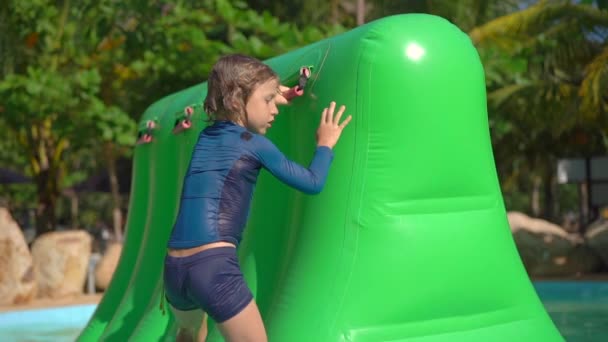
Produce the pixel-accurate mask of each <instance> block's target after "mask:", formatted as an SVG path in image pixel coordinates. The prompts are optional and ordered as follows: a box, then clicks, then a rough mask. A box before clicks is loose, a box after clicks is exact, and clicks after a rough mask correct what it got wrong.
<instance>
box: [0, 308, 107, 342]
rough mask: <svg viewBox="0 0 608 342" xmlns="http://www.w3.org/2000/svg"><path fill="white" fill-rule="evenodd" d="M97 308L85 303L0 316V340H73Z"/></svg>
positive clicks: (9, 341)
mask: <svg viewBox="0 0 608 342" xmlns="http://www.w3.org/2000/svg"><path fill="white" fill-rule="evenodd" d="M96 307H97V305H95V304H88V305H76V306H66V307H57V308H52V309H42V310H24V311H12V312H4V313H0V341H2V342H72V341H75V340H76V338H77V337H78V335H79V334H80V331H81V330H82V329H83V328H84V326H85V325H86V324H87V322H88V321H89V319H90V318H91V316H92V315H93V312H94V311H95V308H96Z"/></svg>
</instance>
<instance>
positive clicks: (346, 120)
mask: <svg viewBox="0 0 608 342" xmlns="http://www.w3.org/2000/svg"><path fill="white" fill-rule="evenodd" d="M352 118H353V116H352V115H349V116H347V117H346V119H344V121H342V123H341V124H340V129H344V127H346V125H348V123H349V122H350V120H351V119H352Z"/></svg>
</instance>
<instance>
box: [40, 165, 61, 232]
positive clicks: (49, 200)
mask: <svg viewBox="0 0 608 342" xmlns="http://www.w3.org/2000/svg"><path fill="white" fill-rule="evenodd" d="M36 185H37V192H38V205H37V207H36V236H40V235H42V234H44V233H48V232H51V231H53V230H55V227H56V224H57V218H56V215H55V208H56V207H57V199H58V198H59V192H58V191H57V178H56V176H55V172H52V171H51V170H50V169H45V170H42V171H41V172H40V173H39V174H38V176H37V177H36Z"/></svg>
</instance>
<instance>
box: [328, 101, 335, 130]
mask: <svg viewBox="0 0 608 342" xmlns="http://www.w3.org/2000/svg"><path fill="white" fill-rule="evenodd" d="M334 110H336V103H335V102H334V101H331V102H330V103H329V109H328V110H327V118H326V119H327V121H326V123H328V124H330V123H332V122H333V120H334Z"/></svg>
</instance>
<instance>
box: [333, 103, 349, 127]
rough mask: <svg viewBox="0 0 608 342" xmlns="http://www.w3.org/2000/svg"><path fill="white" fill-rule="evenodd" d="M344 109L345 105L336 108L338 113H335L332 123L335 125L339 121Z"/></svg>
mask: <svg viewBox="0 0 608 342" xmlns="http://www.w3.org/2000/svg"><path fill="white" fill-rule="evenodd" d="M345 110H346V106H344V105H342V106H340V109H338V113H336V116H335V117H334V123H335V124H336V125H337V124H339V123H340V118H341V117H342V114H344V111H345Z"/></svg>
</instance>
